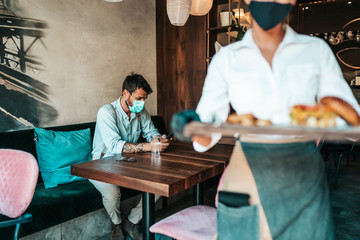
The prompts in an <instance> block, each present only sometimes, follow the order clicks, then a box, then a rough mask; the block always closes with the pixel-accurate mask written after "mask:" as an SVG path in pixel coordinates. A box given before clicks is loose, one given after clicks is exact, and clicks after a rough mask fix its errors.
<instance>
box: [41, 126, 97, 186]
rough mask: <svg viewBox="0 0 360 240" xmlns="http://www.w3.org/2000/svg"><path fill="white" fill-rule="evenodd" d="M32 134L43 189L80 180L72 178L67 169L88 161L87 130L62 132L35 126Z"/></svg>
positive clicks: (88, 142) (88, 140) (89, 142)
mask: <svg viewBox="0 0 360 240" xmlns="http://www.w3.org/2000/svg"><path fill="white" fill-rule="evenodd" d="M34 135H35V141H36V153H37V156H38V162H39V168H40V173H41V177H42V178H43V180H44V185H45V188H52V187H56V186H57V185H59V184H65V183H70V182H74V181H78V180H81V179H83V178H80V177H77V176H73V175H71V173H70V168H71V165H74V164H77V163H82V162H86V161H89V160H90V159H91V134H90V128H87V129H84V130H78V131H66V132H63V131H52V130H46V129H42V128H36V127H35V129H34Z"/></svg>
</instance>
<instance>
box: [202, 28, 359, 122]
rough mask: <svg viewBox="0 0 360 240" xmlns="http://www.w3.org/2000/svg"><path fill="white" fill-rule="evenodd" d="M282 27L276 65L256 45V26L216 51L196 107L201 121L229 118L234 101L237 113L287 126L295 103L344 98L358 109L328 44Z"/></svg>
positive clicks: (222, 120)
mask: <svg viewBox="0 0 360 240" xmlns="http://www.w3.org/2000/svg"><path fill="white" fill-rule="evenodd" d="M284 27H285V31H286V32H285V36H284V39H283V41H282V42H281V43H280V45H279V47H278V49H277V50H276V52H275V54H274V56H273V59H272V67H271V66H270V64H269V63H268V62H267V61H266V59H265V58H264V57H263V56H262V54H261V52H260V50H259V48H258V47H257V45H256V44H255V42H254V40H253V37H252V29H250V30H248V31H247V32H246V34H245V35H244V38H243V40H242V41H239V42H235V43H232V44H230V45H228V46H226V47H223V48H221V50H220V51H219V52H218V53H217V54H215V56H214V57H213V59H212V61H211V63H210V66H209V68H208V73H207V76H206V79H205V83H204V87H203V92H202V96H201V99H200V102H199V104H198V106H197V109H196V113H197V114H199V116H200V119H201V121H202V122H207V123H210V122H214V121H216V122H220V123H221V122H225V121H226V119H227V117H228V115H229V109H230V108H229V103H231V105H232V107H233V108H234V110H235V111H236V113H237V114H240V115H241V114H246V113H252V114H253V115H254V116H256V117H257V118H259V119H264V120H271V121H272V122H273V123H274V124H288V123H289V122H290V115H289V113H290V109H291V107H293V106H294V105H296V104H305V105H314V104H316V102H317V99H320V98H322V97H324V96H336V97H339V98H342V99H343V100H345V101H346V102H348V103H349V104H351V105H352V106H353V107H354V108H355V109H356V110H357V111H358V112H360V111H359V107H358V103H357V101H356V99H355V97H354V95H353V94H352V92H351V89H350V87H349V85H348V84H347V82H346V81H345V80H344V78H343V75H342V72H341V69H340V67H339V65H338V63H337V61H336V59H335V56H334V54H333V53H332V51H331V49H330V47H329V46H328V45H327V43H326V42H325V41H324V40H322V39H320V38H317V37H311V36H306V35H301V34H297V33H296V32H294V31H293V30H292V29H291V28H290V27H289V26H287V25H285V26H284Z"/></svg>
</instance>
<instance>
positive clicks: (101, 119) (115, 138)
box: [90, 73, 170, 240]
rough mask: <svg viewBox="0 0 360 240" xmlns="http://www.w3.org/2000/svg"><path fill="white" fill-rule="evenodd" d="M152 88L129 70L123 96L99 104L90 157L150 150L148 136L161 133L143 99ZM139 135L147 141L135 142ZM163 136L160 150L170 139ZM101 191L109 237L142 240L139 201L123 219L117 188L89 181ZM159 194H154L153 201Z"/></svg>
mask: <svg viewBox="0 0 360 240" xmlns="http://www.w3.org/2000/svg"><path fill="white" fill-rule="evenodd" d="M150 93H152V89H151V87H150V85H149V84H148V83H147V81H146V80H145V79H144V77H143V76H141V75H139V74H134V73H132V74H131V75H129V76H127V77H126V78H125V81H124V83H123V86H122V96H121V97H120V98H119V99H117V100H115V101H114V102H112V103H110V104H107V105H104V106H102V107H101V108H100V109H99V111H98V114H97V120H96V127H95V134H94V141H93V151H92V159H99V158H103V157H108V156H111V155H114V154H121V153H136V152H147V151H151V143H150V141H151V137H152V136H153V135H160V133H159V131H158V130H157V129H156V128H155V127H154V124H153V123H152V121H151V117H150V115H149V113H148V112H147V111H146V109H145V107H144V106H145V102H144V101H145V99H146V98H147V96H148V95H149V94H150ZM140 133H142V136H143V137H144V138H145V139H146V140H147V142H142V143H138V142H137V141H138V139H139V136H140ZM165 137H166V135H163V137H162V139H161V141H162V144H161V151H163V150H164V149H166V148H167V147H168V146H169V143H170V140H168V139H166V138H165ZM90 182H91V183H92V184H93V185H94V186H95V188H96V189H97V190H98V191H99V192H100V193H101V195H102V199H103V204H104V207H105V209H106V210H107V212H108V214H109V216H110V218H111V221H112V224H111V239H116V240H118V239H125V237H124V233H123V230H124V231H125V233H127V234H128V235H129V236H130V237H132V239H134V240H136V239H142V234H141V232H140V228H139V226H138V225H139V224H138V223H139V221H140V220H141V218H142V201H141V200H140V201H139V203H138V204H137V206H136V207H135V208H133V209H132V210H131V213H130V214H129V216H128V218H127V219H125V220H124V222H122V219H121V214H120V196H121V193H120V187H119V186H116V185H112V184H109V183H104V182H99V181H94V180H90ZM158 199H159V196H155V201H156V200H158Z"/></svg>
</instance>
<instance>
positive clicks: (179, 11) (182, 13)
mask: <svg viewBox="0 0 360 240" xmlns="http://www.w3.org/2000/svg"><path fill="white" fill-rule="evenodd" d="M190 8H191V0H167V4H166V10H167V14H168V17H169V20H170V23H171V24H172V25H174V26H184V24H185V23H186V21H187V20H188V18H189V15H190Z"/></svg>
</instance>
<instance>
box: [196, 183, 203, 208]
mask: <svg viewBox="0 0 360 240" xmlns="http://www.w3.org/2000/svg"><path fill="white" fill-rule="evenodd" d="M203 203H204V183H198V184H196V185H195V186H194V205H200V204H203Z"/></svg>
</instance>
